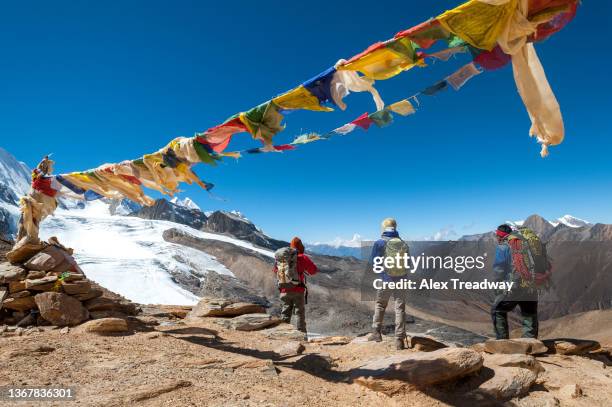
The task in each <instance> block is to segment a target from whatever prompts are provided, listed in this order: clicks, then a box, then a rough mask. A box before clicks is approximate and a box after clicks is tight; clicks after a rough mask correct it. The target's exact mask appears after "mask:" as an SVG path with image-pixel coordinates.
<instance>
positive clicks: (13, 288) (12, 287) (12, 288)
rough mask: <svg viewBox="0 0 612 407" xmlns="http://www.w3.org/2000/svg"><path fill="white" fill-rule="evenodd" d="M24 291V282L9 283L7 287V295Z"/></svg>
mask: <svg viewBox="0 0 612 407" xmlns="http://www.w3.org/2000/svg"><path fill="white" fill-rule="evenodd" d="M25 289H26V285H25V280H19V281H11V282H10V283H9V285H8V290H9V293H16V292H18V291H23V290H25Z"/></svg>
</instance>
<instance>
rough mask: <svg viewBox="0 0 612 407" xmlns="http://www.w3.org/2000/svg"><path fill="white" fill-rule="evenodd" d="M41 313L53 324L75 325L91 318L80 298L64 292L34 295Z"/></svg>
mask: <svg viewBox="0 0 612 407" xmlns="http://www.w3.org/2000/svg"><path fill="white" fill-rule="evenodd" d="M34 300H35V301H36V305H37V306H38V309H39V310H40V315H41V316H42V317H43V318H44V319H45V320H47V321H49V322H50V323H51V324H53V325H57V326H74V325H78V324H80V323H81V322H83V321H85V320H87V319H89V312H88V311H87V309H85V308H84V307H83V305H82V304H81V302H80V301H79V300H76V299H74V298H72V297H71V296H69V295H66V294H63V293H55V292H46V293H41V294H37V295H36V297H34Z"/></svg>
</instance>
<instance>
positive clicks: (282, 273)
mask: <svg viewBox="0 0 612 407" xmlns="http://www.w3.org/2000/svg"><path fill="white" fill-rule="evenodd" d="M274 259H275V260H276V278H277V280H278V288H292V287H295V286H298V285H300V277H299V275H298V271H297V259H298V252H297V250H295V249H294V248H291V247H283V248H281V249H278V250H277V251H276V252H275V253H274Z"/></svg>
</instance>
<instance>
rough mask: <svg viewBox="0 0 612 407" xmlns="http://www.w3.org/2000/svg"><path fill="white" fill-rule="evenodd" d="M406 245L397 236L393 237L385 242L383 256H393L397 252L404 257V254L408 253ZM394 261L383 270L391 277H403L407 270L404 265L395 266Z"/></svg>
mask: <svg viewBox="0 0 612 407" xmlns="http://www.w3.org/2000/svg"><path fill="white" fill-rule="evenodd" d="M408 253H409V252H408V245H407V244H406V242H404V241H403V240H402V239H400V238H399V237H393V238H391V239H389V240H387V241H386V243H385V257H393V258H395V257H396V256H397V255H398V254H399V255H400V257H404V254H408ZM397 266H398V265H397V264H396V263H394V264H393V267H390V268H386V269H385V272H386V273H387V275H389V276H391V277H403V276H405V275H406V274H407V270H406V269H405V268H404V267H397Z"/></svg>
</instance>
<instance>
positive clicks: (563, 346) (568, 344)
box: [544, 338, 601, 355]
mask: <svg viewBox="0 0 612 407" xmlns="http://www.w3.org/2000/svg"><path fill="white" fill-rule="evenodd" d="M544 344H545V345H546V346H547V347H548V351H549V352H550V353H558V354H560V355H584V354H586V353H589V352H593V351H596V350H598V349H600V348H601V345H600V344H599V342H597V341H591V340H587V339H568V338H561V339H547V340H545V341H544Z"/></svg>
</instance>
